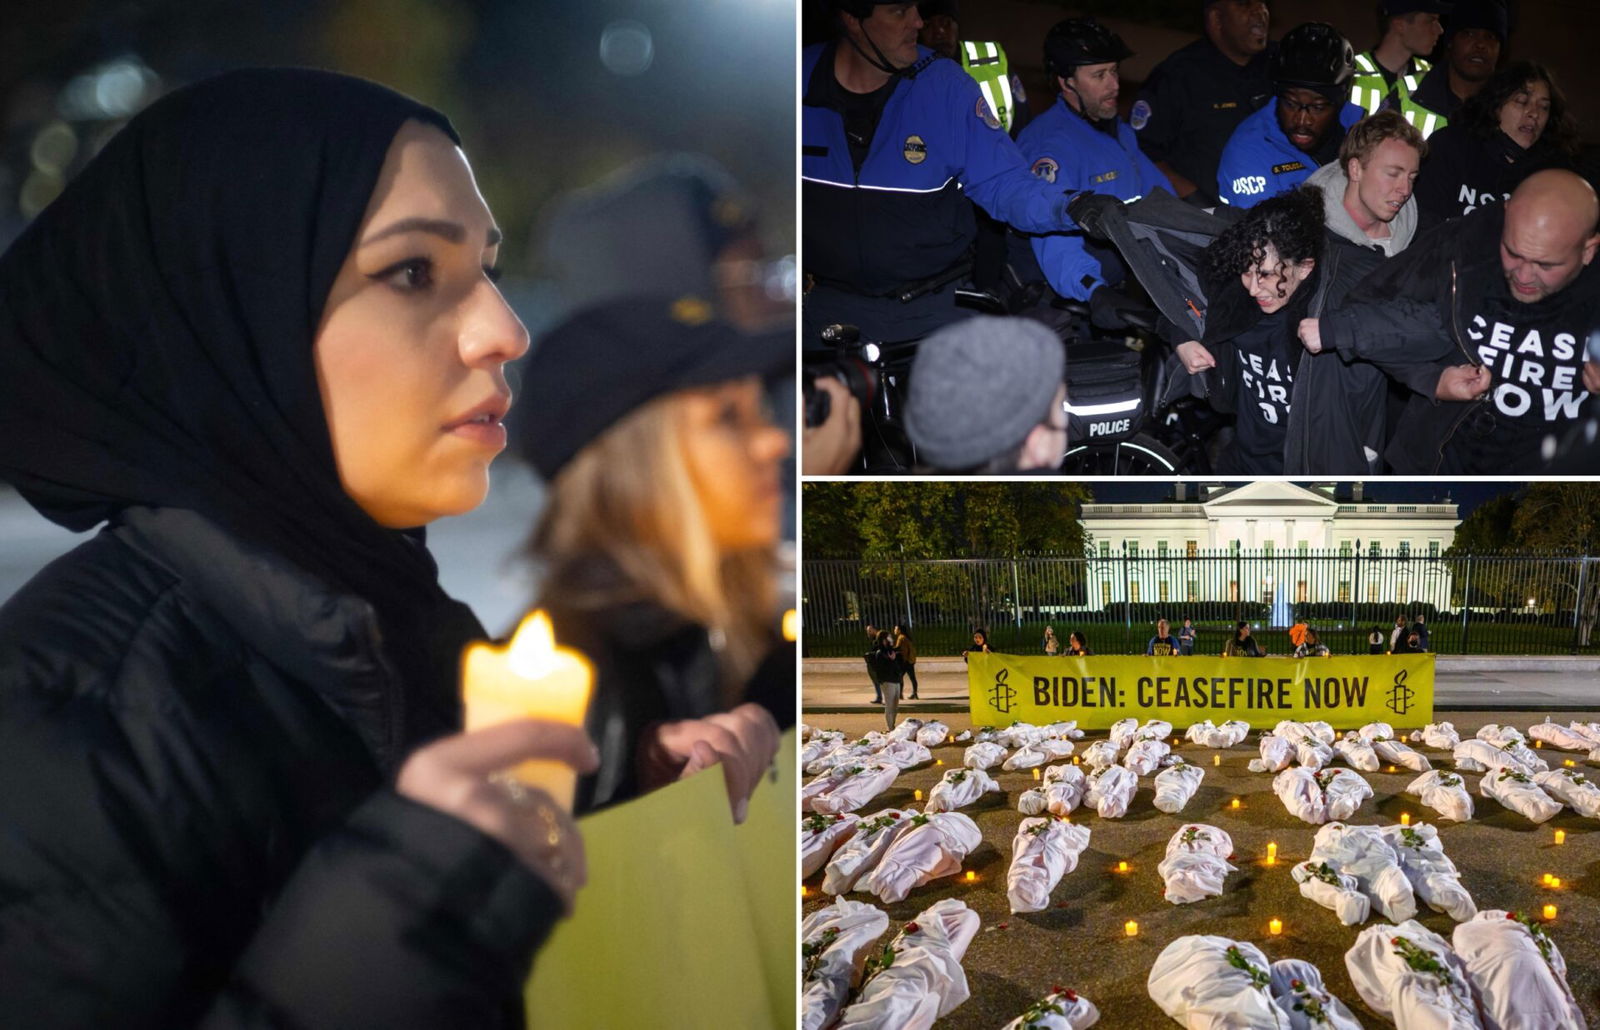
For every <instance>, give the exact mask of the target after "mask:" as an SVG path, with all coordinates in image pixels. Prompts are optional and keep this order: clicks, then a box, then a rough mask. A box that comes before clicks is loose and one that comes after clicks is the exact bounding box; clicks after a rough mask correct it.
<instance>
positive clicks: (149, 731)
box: [0, 70, 595, 1027]
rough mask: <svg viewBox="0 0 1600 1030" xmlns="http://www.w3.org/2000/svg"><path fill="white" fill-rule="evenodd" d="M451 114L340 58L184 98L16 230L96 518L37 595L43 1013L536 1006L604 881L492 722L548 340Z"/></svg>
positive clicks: (24, 987) (0, 799) (38, 949)
mask: <svg viewBox="0 0 1600 1030" xmlns="http://www.w3.org/2000/svg"><path fill="white" fill-rule="evenodd" d="M456 143H457V139H456V136H455V134H454V131H453V130H452V129H451V127H450V125H449V123H448V122H447V121H446V120H445V119H444V118H443V117H442V116H441V115H439V114H438V113H436V112H434V111H432V110H429V109H428V108H425V107H423V106H421V105H419V104H416V103H414V102H413V101H410V100H407V99H406V98H404V97H401V96H399V95H397V94H395V93H392V92H390V91H388V90H386V89H383V88H381V87H378V86H375V85H372V84H370V83H366V82H362V81H359V80H355V79H350V78H346V77H343V76H337V75H332V74H328V73H322V72H311V71H294V70H277V71H245V72H235V73H232V74H229V75H225V76H221V77H219V78H216V79H213V80H210V81H208V82H206V83H202V84H200V85H198V86H194V87H191V88H188V89H184V90H180V91H178V92H176V93H174V94H172V95H170V96H168V97H167V98H165V99H163V100H162V101H160V102H158V103H157V104H155V105H154V106H152V107H151V108H150V109H149V110H147V111H146V112H144V113H143V114H141V115H140V116H139V117H137V118H135V119H134V120H133V121H132V122H130V123H129V125H128V126H127V127H126V128H125V129H124V130H123V131H122V132H121V133H120V134H119V135H118V136H117V137H115V138H114V139H112V140H111V141H110V142H109V143H108V144H107V145H106V147H105V149H104V150H103V151H102V152H101V153H100V154H99V155H98V156H97V157H96V158H95V160H94V161H92V162H91V163H90V165H89V166H88V167H87V168H85V169H84V171H83V173H82V174H81V175H80V176H79V178H78V179H77V180H76V181H74V182H73V183H72V184H71V185H69V186H68V187H67V189H66V190H65V191H64V192H63V194H62V196H61V197H60V198H59V199H58V200H57V201H56V202H55V203H54V204H53V205H51V206H50V207H49V208H48V209H47V210H46V211H44V212H43V213H42V214H41V215H40V216H39V217H38V219H37V220H36V221H35V222H34V223H33V224H32V225H31V226H30V227H29V228H28V229H27V230H26V231H25V232H24V233H23V235H22V236H21V237H19V238H18V240H17V241H16V242H15V244H14V245H13V246H12V247H11V248H10V249H9V250H8V251H7V252H6V254H5V255H4V256H3V257H0V478H3V479H5V480H7V481H9V482H11V483H12V484H14V485H15V486H16V487H17V488H18V490H20V491H21V492H22V494H23V495H24V496H25V497H26V498H27V499H28V500H29V501H30V502H31V503H32V504H33V505H34V507H36V508H37V509H38V510H39V511H40V512H41V513H43V514H44V515H45V516H47V517H48V518H50V519H52V520H53V521H55V522H57V523H60V524H61V525H63V526H66V527H68V528H71V529H74V530H86V529H90V528H93V527H94V526H96V525H100V524H102V523H105V524H106V526H105V528H104V529H103V530H102V531H101V532H100V533H99V534H98V535H97V536H96V537H94V538H93V539H92V540H90V541H89V542H87V543H85V544H83V545H82V546H80V547H79V548H77V549H76V550H74V551H73V552H72V553H71V554H69V555H67V556H66V557H64V558H62V559H61V560H59V561H57V562H55V563H54V564H53V565H51V566H50V567H48V568H46V569H45V570H44V571H43V572H41V573H40V574H39V575H38V576H37V577H35V578H34V580H33V581H31V582H30V583H29V584H28V585H27V586H25V587H24V588H23V589H22V590H21V591H20V592H19V593H18V594H17V595H16V596H14V597H13V598H12V599H11V600H10V601H9V602H8V603H7V604H6V605H5V606H4V607H3V608H0V896H4V898H5V899H6V900H5V903H4V904H3V905H0V1012H4V1013H6V1017H7V1018H6V1022H7V1024H8V1025H15V1026H29V1027H52V1026H107V1025H115V1026H151V1027H156V1026H160V1027H171V1026H184V1025H192V1024H196V1023H201V1022H204V1023H205V1024H206V1025H208V1026H212V1025H243V1024H248V1025H267V1024H270V1025H294V1026H366V1025H374V1026H376V1025H382V1026H389V1027H394V1026H445V1025H451V1026H515V1025H520V1023H521V1021H522V1005H521V1000H520V998H519V992H520V988H521V985H522V983H523V981H524V980H525V978H526V974H527V971H528V965H529V962H530V959H531V956H532V954H533V952H534V950H535V949H536V948H537V946H538V945H539V943H541V942H542V941H543V939H544V937H545V936H546V935H547V934H548V932H549V929H550V926H551V924H552V923H553V922H554V921H555V919H556V918H558V917H559V914H560V913H561V912H562V911H563V910H564V909H566V908H569V907H570V904H571V900H572V896H573V893H574V891H575V890H576V889H577V887H578V886H579V885H580V884H581V882H582V879H583V854H582V846H581V841H579V839H578V837H577V834H576V831H575V829H574V827H573V826H572V824H571V822H570V820H569V819H568V818H567V816H566V815H565V814H564V813H563V812H561V811H560V809H559V808H557V807H556V805H555V804H554V803H553V802H551V801H550V799H549V798H547V797H546V796H544V795H543V794H542V793H540V792H537V791H527V790H519V789H506V790H503V789H501V785H500V784H498V783H493V782H491V781H490V779H489V777H490V775H491V774H493V773H495V772H497V771H499V770H502V769H505V768H508V767H510V766H512V765H515V764H516V763H518V762H520V761H522V760H523V759H526V758H529V757H547V758H555V759H558V760H561V761H565V762H567V763H569V764H571V765H573V766H575V767H577V768H579V769H580V770H587V769H590V768H592V767H593V765H594V761H595V756H594V752H593V747H592V745H590V744H589V742H588V741H587V740H586V739H585V738H584V737H583V735H582V734H581V732H579V731H577V730H573V729H570V728H562V727H556V726H552V725H549V724H543V723H537V722H532V721H521V722H517V723H511V724H506V725H504V726H500V727H495V728H493V729H489V730H483V731H479V732H476V733H472V734H461V733H458V732H457V731H458V730H459V729H460V726H461V722H462V716H461V705H460V694H459V690H458V686H457V682H456V680H457V672H456V669H457V663H458V661H459V656H460V652H461V649H462V647H463V645H464V644H465V643H466V642H467V641H469V640H470V639H472V638H475V637H480V636H482V635H483V634H482V630H481V628H480V627H479V625H478V623H477V621H476V620H475V619H474V618H473V616H472V614H471V613H470V612H469V611H468V610H467V609H466V608H465V607H464V606H462V605H460V604H458V603H456V602H454V601H452V600H451V599H450V598H448V597H446V596H445V595H444V593H443V591H442V590H441V589H440V588H439V586H438V583H437V581H436V570H435V568H434V565H433V562H432V559H431V558H430V557H429V555H428V552H427V549H426V547H425V546H424V543H423V533H422V529H421V527H422V526H423V525H424V524H425V523H427V522H428V521H431V520H432V519H433V518H437V517H440V516H443V515H448V514H456V513H459V512H462V511H465V510H468V509H470V508H471V507H473V506H475V505H476V504H477V503H478V502H479V501H481V500H482V498H483V495H484V492H485V491H486V490H487V485H488V481H487V469H488V465H489V462H490V461H491V460H492V459H493V457H494V456H495V454H497V453H498V452H499V450H500V449H501V448H503V447H504V445H505V434H504V429H503V428H502V427H501V426H500V425H499V419H500V418H501V417H502V416H503V415H504V414H505V411H506V407H507V405H508V403H509V391H508V390H507V389H506V386H505V380H504V377H503V375H502V368H503V365H504V364H505V362H507V361H509V360H511V359H513V358H515V357H517V356H518V355H520V354H521V353H522V352H523V351H524V350H525V349H526V347H527V335H526V333H525V331H524V330H523V328H522V326H521V324H520V323H519V322H518V321H517V319H516V316H515V315H514V314H512V313H511V311H510V309H509V308H508V307H507V306H506V305H505V303H504V301H503V300H502V299H501V298H500V296H499V293H498V291H497V290H496V289H495V287H494V286H493V284H492V281H491V280H492V277H493V271H492V265H493V260H494V257H495V255H496V253H497V247H496V245H497V243H498V241H499V233H498V231H497V230H495V229H494V227H493V223H492V220H491V218H490V215H489V212H488V209H487V208H486V207H485V206H484V205H483V201H482V198H481V197H479V196H478V193H477V189H476V186H475V185H474V184H473V182H472V177H471V172H470V170H468V168H467V165H466V162H465V159H464V158H463V157H462V156H461V153H460V151H459V150H458V149H457V148H456V145H455V144H456Z"/></svg>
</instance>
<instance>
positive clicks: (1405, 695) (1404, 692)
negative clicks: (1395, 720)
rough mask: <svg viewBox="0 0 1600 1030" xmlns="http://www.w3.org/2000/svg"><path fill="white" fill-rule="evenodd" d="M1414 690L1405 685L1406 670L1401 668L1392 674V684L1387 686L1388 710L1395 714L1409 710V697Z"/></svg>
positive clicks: (1402, 713) (1401, 713)
mask: <svg viewBox="0 0 1600 1030" xmlns="http://www.w3.org/2000/svg"><path fill="white" fill-rule="evenodd" d="M1414 694H1415V692H1414V691H1413V690H1412V689H1411V688H1410V687H1408V686H1406V671H1405V670H1404V669H1401V670H1400V671H1399V672H1397V673H1395V674H1394V686H1392V687H1390V688H1389V711H1391V712H1393V713H1394V714H1396V715H1404V714H1406V713H1407V712H1409V711H1411V698H1412V696H1413V695H1414Z"/></svg>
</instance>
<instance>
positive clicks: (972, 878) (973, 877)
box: [967, 869, 978, 883]
mask: <svg viewBox="0 0 1600 1030" xmlns="http://www.w3.org/2000/svg"><path fill="white" fill-rule="evenodd" d="M977 879H978V874H977V873H975V872H973V871H972V870H971V869H968V870H967V882H968V883H974V882H976V881H977Z"/></svg>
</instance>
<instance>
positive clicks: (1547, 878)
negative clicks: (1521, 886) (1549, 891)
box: [1539, 873, 1555, 887]
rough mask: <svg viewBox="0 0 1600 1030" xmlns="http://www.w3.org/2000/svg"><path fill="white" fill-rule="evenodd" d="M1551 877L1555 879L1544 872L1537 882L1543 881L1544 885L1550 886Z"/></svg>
mask: <svg viewBox="0 0 1600 1030" xmlns="http://www.w3.org/2000/svg"><path fill="white" fill-rule="evenodd" d="M1553 879H1555V877H1553V876H1551V875H1550V874H1549V873H1545V874H1544V875H1543V876H1541V877H1540V878H1539V882H1540V883H1543V884H1544V885H1545V886H1546V887H1548V886H1550V881H1551V880H1553Z"/></svg>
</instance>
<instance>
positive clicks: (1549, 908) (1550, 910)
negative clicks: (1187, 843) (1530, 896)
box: [1122, 905, 1556, 937]
mask: <svg viewBox="0 0 1600 1030" xmlns="http://www.w3.org/2000/svg"><path fill="white" fill-rule="evenodd" d="M1555 911H1556V909H1555V906H1554V905H1546V906H1545V918H1546V919H1554V918H1555ZM1122 932H1123V933H1125V934H1127V935H1128V936H1129V937H1137V936H1139V924H1138V923H1136V922H1134V921H1133V920H1132V919H1130V920H1128V921H1127V922H1126V923H1123V924H1122Z"/></svg>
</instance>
